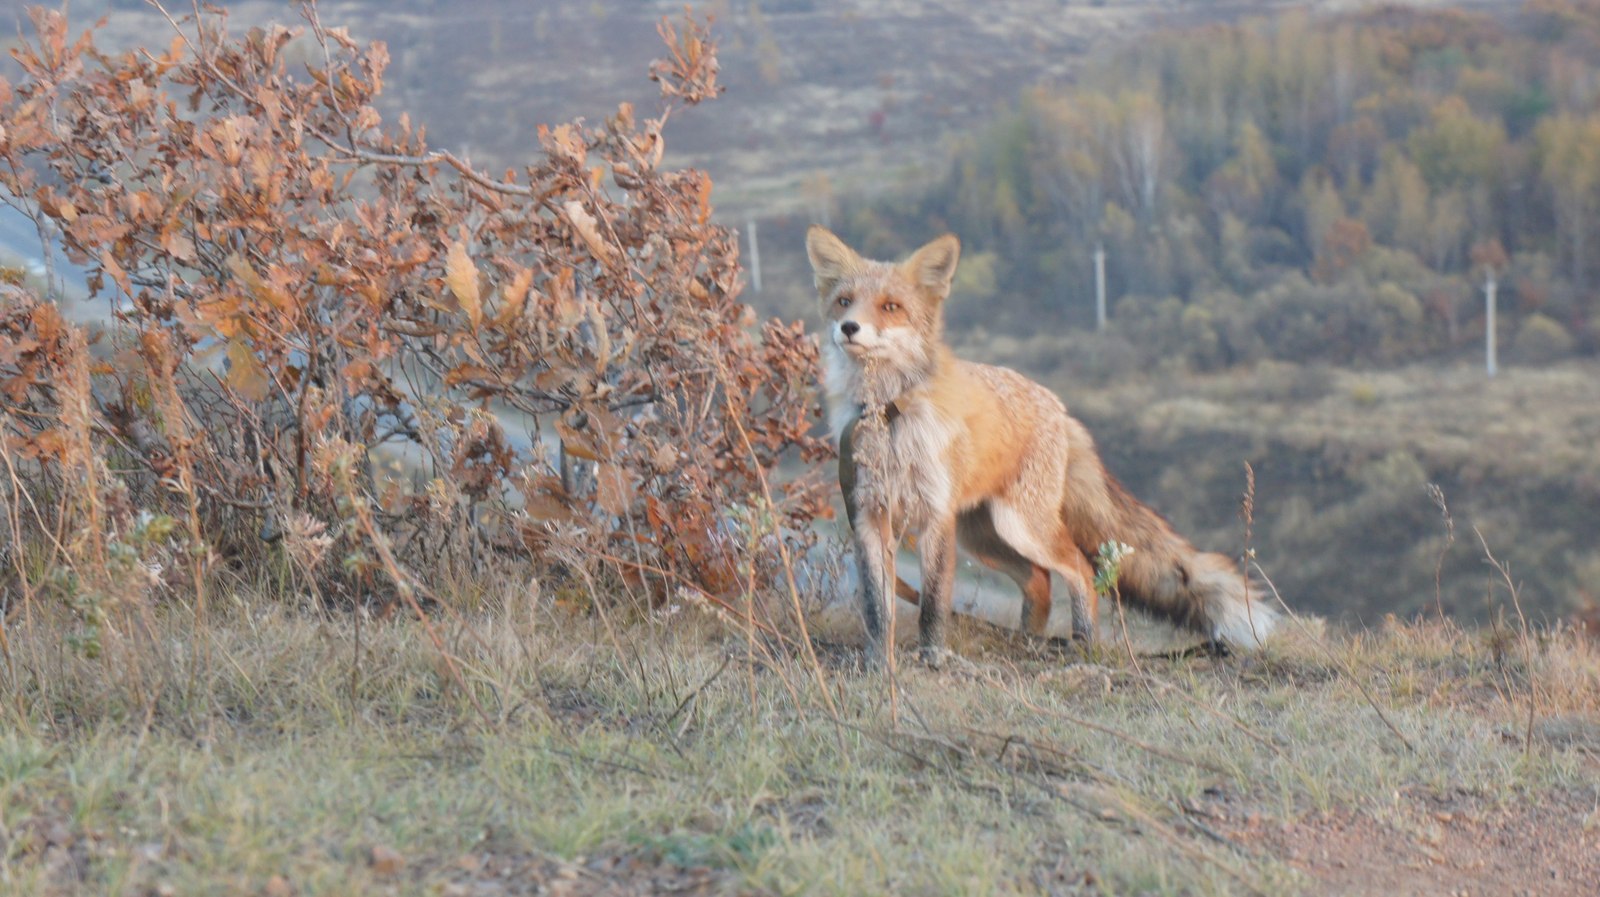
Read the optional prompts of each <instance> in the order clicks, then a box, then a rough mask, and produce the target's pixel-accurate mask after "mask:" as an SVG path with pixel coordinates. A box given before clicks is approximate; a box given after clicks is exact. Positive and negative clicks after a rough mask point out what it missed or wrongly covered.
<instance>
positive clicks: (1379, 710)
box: [1252, 564, 1417, 754]
mask: <svg viewBox="0 0 1600 897" xmlns="http://www.w3.org/2000/svg"><path fill="white" fill-rule="evenodd" d="M1252 566H1254V567H1255V569H1256V572H1257V573H1259V574H1261V579H1262V581H1263V582H1265V583H1266V584H1267V588H1269V589H1271V590H1272V597H1273V598H1274V599H1276V600H1277V602H1278V606H1279V607H1282V608H1283V612H1284V613H1285V614H1287V615H1288V617H1289V619H1291V620H1293V621H1294V623H1295V625H1296V626H1299V627H1300V633H1301V634H1302V635H1304V636H1305V637H1306V638H1308V639H1310V640H1311V643H1312V644H1314V645H1316V646H1317V648H1318V649H1320V650H1321V651H1322V653H1323V654H1324V655H1326V656H1327V658H1328V659H1329V660H1331V661H1333V662H1334V663H1336V664H1338V665H1339V668H1340V669H1341V670H1343V671H1344V674H1345V675H1346V676H1348V677H1349V678H1350V681H1351V682H1353V683H1355V686H1356V688H1357V690H1359V691H1360V692H1361V696H1362V697H1363V698H1366V700H1367V703H1368V704H1369V705H1371V707H1372V711H1373V712H1374V713H1376V714H1378V719H1380V720H1383V724H1384V725H1385V726H1388V727H1389V731H1390V732H1393V733H1394V737H1396V738H1398V739H1400V743H1401V744H1403V745H1405V746H1406V750H1408V751H1410V752H1411V753H1413V754H1415V753H1417V746H1416V745H1414V744H1412V743H1411V739H1409V738H1407V737H1406V736H1405V733H1404V732H1401V731H1400V728H1399V727H1398V726H1396V725H1395V724H1394V722H1393V721H1392V720H1390V719H1389V715H1388V714H1387V713H1384V712H1383V707H1381V706H1379V704H1378V699H1377V698H1376V697H1374V696H1373V694H1372V692H1371V691H1370V690H1369V689H1368V688H1367V686H1366V683H1364V682H1362V681H1361V678H1360V677H1359V676H1357V675H1356V674H1355V670H1354V668H1352V667H1351V666H1350V664H1349V662H1348V661H1346V660H1345V659H1344V658H1342V657H1340V656H1338V655H1337V654H1335V653H1333V649H1332V648H1329V647H1328V646H1327V645H1326V644H1325V643H1323V641H1322V639H1319V638H1317V637H1316V635H1314V634H1313V633H1312V632H1311V629H1310V627H1308V626H1306V624H1305V621H1304V620H1302V619H1300V615H1299V614H1297V613H1295V612H1294V610H1293V609H1292V608H1290V607H1289V605H1288V603H1287V602H1285V601H1284V600H1283V596H1282V595H1280V594H1278V587H1277V585H1275V584H1274V583H1273V582H1272V577H1270V576H1268V575H1267V571H1265V570H1263V569H1261V565H1260V564H1252Z"/></svg>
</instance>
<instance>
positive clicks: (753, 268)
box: [744, 218, 761, 293]
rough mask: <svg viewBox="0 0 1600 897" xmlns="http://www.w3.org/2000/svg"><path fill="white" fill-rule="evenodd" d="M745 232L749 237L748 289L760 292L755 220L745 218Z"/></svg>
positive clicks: (758, 252)
mask: <svg viewBox="0 0 1600 897" xmlns="http://www.w3.org/2000/svg"><path fill="white" fill-rule="evenodd" d="M744 227H745V232H746V233H747V234H748V235H749V237H750V289H752V290H754V291H756V292H757V293H759V292H761V244H759V243H757V242H756V220H755V219H754V218H746V219H745V223H744Z"/></svg>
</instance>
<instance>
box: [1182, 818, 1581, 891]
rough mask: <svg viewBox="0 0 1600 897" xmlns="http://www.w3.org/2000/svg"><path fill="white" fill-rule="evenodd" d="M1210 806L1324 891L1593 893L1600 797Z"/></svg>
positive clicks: (1258, 847) (1217, 823) (1229, 828)
mask: <svg viewBox="0 0 1600 897" xmlns="http://www.w3.org/2000/svg"><path fill="white" fill-rule="evenodd" d="M1226 804H1227V802H1226V801H1225V800H1221V801H1217V802H1214V803H1213V804H1211V805H1209V806H1207V807H1206V808H1204V810H1203V813H1204V814H1209V815H1211V816H1212V817H1213V818H1212V819H1211V820H1210V821H1211V824H1212V825H1213V827H1214V828H1215V829H1216V830H1217V831H1219V832H1221V833H1223V834H1225V835H1226V836H1227V837H1229V838H1231V839H1232V840H1234V841H1235V842H1236V843H1238V844H1240V845H1242V846H1243V847H1244V848H1245V849H1246V850H1249V851H1252V852H1256V853H1260V854H1268V855H1272V856H1275V857H1277V858H1278V859H1280V860H1282V861H1284V862H1286V863H1288V864H1289V865H1290V866H1293V867H1294V868H1296V869H1298V870H1300V871H1301V872H1304V873H1305V874H1306V875H1308V876H1309V877H1310V878H1312V879H1313V880H1314V881H1315V882H1316V885H1315V887H1314V888H1313V889H1312V890H1311V891H1310V893H1316V894H1322V895H1357V894H1375V895H1376V894H1382V895H1386V897H1388V895H1393V897H1404V895H1429V897H1433V895H1461V897H1468V895H1472V897H1476V895H1529V897H1534V895H1537V897H1558V895H1572V897H1593V895H1595V894H1597V893H1600V793H1597V792H1588V793H1577V792H1565V793H1563V792H1555V793H1551V794H1547V795H1542V796H1540V797H1539V798H1538V799H1536V800H1530V801H1526V802H1518V803H1517V804H1516V805H1508V806H1496V805H1490V804H1487V803H1486V802H1484V801H1483V800H1482V799H1480V798H1476V797H1472V796H1467V795H1458V796H1449V797H1443V798H1440V797H1435V796H1428V797H1417V796H1406V795H1401V796H1400V798H1399V801H1398V803H1396V804H1395V805H1393V806H1391V807H1386V808H1384V809H1382V810H1379V811H1375V812H1374V811H1357V810H1350V809H1339V810H1334V811H1332V812H1326V813H1314V814H1310V815H1307V816H1304V817H1302V818H1299V819H1295V820H1291V821H1287V822H1284V821H1281V820H1274V819H1269V818H1267V817H1265V816H1262V815H1260V814H1257V813H1253V812H1250V811H1247V810H1241V809H1236V808H1234V807H1231V806H1227V805H1226Z"/></svg>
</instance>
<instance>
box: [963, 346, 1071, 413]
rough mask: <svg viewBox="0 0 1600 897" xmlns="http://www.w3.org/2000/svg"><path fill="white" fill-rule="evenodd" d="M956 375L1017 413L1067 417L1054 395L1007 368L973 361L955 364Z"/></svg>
mask: <svg viewBox="0 0 1600 897" xmlns="http://www.w3.org/2000/svg"><path fill="white" fill-rule="evenodd" d="M956 373H957V376H958V377H959V378H960V379H961V380H963V381H966V382H967V383H968V384H970V385H971V386H973V387H976V388H978V389H981V390H983V391H985V392H988V393H990V394H992V396H993V397H994V400H995V402H996V403H997V404H999V405H1001V406H1002V407H1004V408H1006V409H1008V410H1010V411H1013V412H1015V413H1018V414H1029V413H1035V414H1047V415H1051V416H1054V415H1058V414H1066V413H1067V408H1066V405H1064V404H1063V403H1062V401H1061V399H1060V397H1058V396H1057V395H1056V394H1055V393H1053V392H1051V391H1050V390H1049V389H1046V388H1045V387H1044V386H1043V385H1041V384H1039V383H1037V382H1035V381H1033V380H1031V379H1029V378H1027V377H1025V376H1023V375H1022V374H1020V373H1018V372H1016V371H1014V370H1012V369H1010V368H1003V367H999V366H997V365H992V364H979V363H978V362H976V361H961V360H958V361H957V362H956Z"/></svg>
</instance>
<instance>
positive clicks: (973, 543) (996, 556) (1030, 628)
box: [956, 506, 1050, 636]
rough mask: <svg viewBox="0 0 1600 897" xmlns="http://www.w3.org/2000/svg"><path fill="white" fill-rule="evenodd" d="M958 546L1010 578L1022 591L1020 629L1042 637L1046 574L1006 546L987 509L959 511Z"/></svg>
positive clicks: (1047, 596) (1046, 601)
mask: <svg viewBox="0 0 1600 897" xmlns="http://www.w3.org/2000/svg"><path fill="white" fill-rule="evenodd" d="M956 532H957V537H958V539H959V540H960V542H961V547H963V548H965V549H966V550H967V551H970V552H972V554H973V556H974V557H976V558H977V559H978V560H979V561H980V562H982V563H983V565H984V566H986V567H988V568H990V569H991V570H997V571H999V572H1001V573H1004V574H1005V575H1006V576H1008V577H1010V578H1011V580H1012V581H1013V582H1015V583H1016V584H1017V588H1018V589H1021V590H1022V625H1021V629H1022V630H1023V631H1024V632H1027V633H1029V634H1030V635H1041V636H1042V635H1044V627H1045V623H1046V622H1048V621H1049V619H1050V571H1049V569H1047V568H1045V567H1041V566H1039V565H1038V564H1035V563H1034V562H1033V561H1030V560H1028V559H1027V558H1025V557H1023V556H1022V555H1020V554H1018V553H1017V551H1016V549H1014V548H1012V547H1011V546H1010V545H1008V544H1006V541H1005V540H1004V539H1002V538H1000V534H999V533H997V532H995V529H994V520H993V519H992V518H991V517H990V516H989V508H988V507H987V506H980V507H977V508H974V509H973V510H970V511H964V512H962V514H961V516H960V517H958V518H957V519H956Z"/></svg>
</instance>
